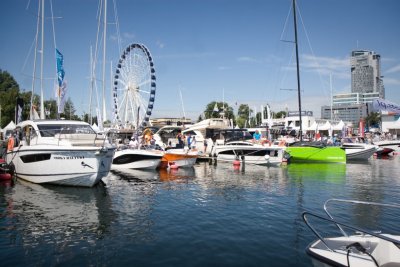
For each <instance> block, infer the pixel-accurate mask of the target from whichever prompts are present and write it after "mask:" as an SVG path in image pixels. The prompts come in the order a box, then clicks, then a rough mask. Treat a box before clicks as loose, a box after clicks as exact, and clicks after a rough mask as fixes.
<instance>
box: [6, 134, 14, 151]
mask: <svg viewBox="0 0 400 267" xmlns="http://www.w3.org/2000/svg"><path fill="white" fill-rule="evenodd" d="M13 149H14V137H10V138H8V143H7V152H10V151H12V150H13Z"/></svg>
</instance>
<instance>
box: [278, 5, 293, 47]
mask: <svg viewBox="0 0 400 267" xmlns="http://www.w3.org/2000/svg"><path fill="white" fill-rule="evenodd" d="M291 11H292V5H291V4H290V7H289V12H288V14H287V16H286V20H285V24H284V25H283V29H282V33H281V38H280V40H281V41H282V40H283V34H284V33H285V31H286V25H287V24H288V21H289V16H290V14H291Z"/></svg>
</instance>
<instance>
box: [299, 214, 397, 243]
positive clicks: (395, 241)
mask: <svg viewBox="0 0 400 267" xmlns="http://www.w3.org/2000/svg"><path fill="white" fill-rule="evenodd" d="M307 215H310V216H313V217H315V218H318V219H321V220H324V221H327V222H331V223H333V224H335V225H337V226H339V227H340V225H341V226H344V227H346V228H349V229H352V230H354V231H356V232H360V233H363V234H368V235H370V236H374V237H377V238H380V239H383V240H386V241H389V242H392V243H394V244H395V245H400V240H397V239H394V238H391V237H388V236H384V235H382V234H379V233H374V232H372V231H368V230H365V229H362V228H358V227H355V226H352V225H349V224H346V223H342V222H338V221H337V220H334V219H331V218H326V217H322V216H321V215H318V214H315V213H312V212H310V211H304V212H303V213H302V218H303V221H304V222H305V223H306V225H307V226H308V228H310V229H311V231H312V232H313V233H314V234H315V235H316V236H317V237H318V239H319V240H320V241H321V242H322V243H323V244H324V245H325V246H326V247H327V249H329V250H330V251H334V249H331V248H330V247H329V246H328V244H327V243H326V242H325V240H324V238H323V237H322V236H321V235H320V234H319V233H318V231H317V230H315V228H314V227H313V226H312V225H311V224H310V223H309V221H308V220H307V218H306V217H307ZM340 228H341V227H340Z"/></svg>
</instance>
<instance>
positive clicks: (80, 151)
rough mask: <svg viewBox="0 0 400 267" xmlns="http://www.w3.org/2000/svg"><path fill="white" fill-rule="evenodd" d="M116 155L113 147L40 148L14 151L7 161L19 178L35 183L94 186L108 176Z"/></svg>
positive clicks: (25, 148) (40, 146) (43, 146)
mask: <svg viewBox="0 0 400 267" xmlns="http://www.w3.org/2000/svg"><path fill="white" fill-rule="evenodd" d="M113 155H114V149H113V148H109V149H108V148H107V149H104V148H103V149H101V148H99V147H98V148H94V147H91V148H84V147H70V148H61V147H54V148H52V147H51V146H45V145H38V146H34V147H33V146H32V147H24V146H22V147H20V148H18V149H14V151H12V152H8V153H7V156H6V159H7V163H8V164H10V165H13V168H14V169H15V174H16V176H17V177H18V178H21V179H24V180H26V181H29V182H32V183H35V184H56V185H68V186H83V187H92V186H94V185H96V184H97V183H98V182H99V181H100V180H101V179H102V178H103V177H105V176H107V175H108V173H109V171H110V168H111V162H112V158H113Z"/></svg>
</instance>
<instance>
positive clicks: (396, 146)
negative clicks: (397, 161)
mask: <svg viewBox="0 0 400 267" xmlns="http://www.w3.org/2000/svg"><path fill="white" fill-rule="evenodd" d="M374 145H377V146H379V148H380V150H381V151H383V150H385V149H386V150H387V151H388V150H390V149H392V150H391V152H393V153H396V154H399V153H400V140H382V141H374ZM391 152H390V153H391Z"/></svg>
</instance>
